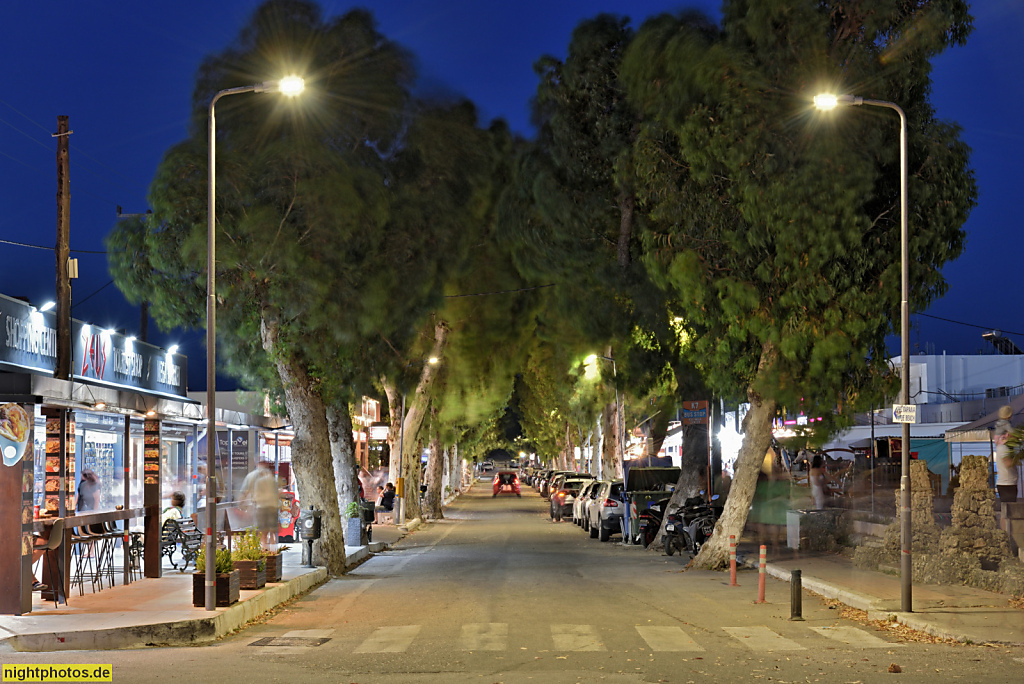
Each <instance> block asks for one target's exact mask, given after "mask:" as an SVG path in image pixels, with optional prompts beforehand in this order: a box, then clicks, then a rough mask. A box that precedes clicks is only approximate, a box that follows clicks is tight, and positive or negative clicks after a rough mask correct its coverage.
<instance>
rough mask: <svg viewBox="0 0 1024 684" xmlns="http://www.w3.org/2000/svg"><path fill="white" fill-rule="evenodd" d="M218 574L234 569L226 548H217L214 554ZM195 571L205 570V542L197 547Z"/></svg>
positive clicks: (233, 563) (229, 553)
mask: <svg viewBox="0 0 1024 684" xmlns="http://www.w3.org/2000/svg"><path fill="white" fill-rule="evenodd" d="M215 559H216V567H215V568H214V569H215V570H216V571H217V574H218V575H221V574H224V573H227V572H231V571H232V570H234V569H235V562H234V560H233V559H232V558H231V552H230V551H228V550H227V549H217V553H216V556H215ZM196 572H206V544H203V545H202V546H200V547H199V554H198V555H197V556H196Z"/></svg>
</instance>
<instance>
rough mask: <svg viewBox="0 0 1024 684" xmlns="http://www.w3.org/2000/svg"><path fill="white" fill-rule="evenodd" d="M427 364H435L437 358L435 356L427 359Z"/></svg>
mask: <svg viewBox="0 0 1024 684" xmlns="http://www.w3.org/2000/svg"><path fill="white" fill-rule="evenodd" d="M427 363H429V364H435V363H437V357H436V356H431V357H430V358H429V359H427Z"/></svg>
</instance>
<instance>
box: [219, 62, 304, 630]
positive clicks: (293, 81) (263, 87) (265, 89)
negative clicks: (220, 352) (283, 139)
mask: <svg viewBox="0 0 1024 684" xmlns="http://www.w3.org/2000/svg"><path fill="white" fill-rule="evenodd" d="M304 88H305V81H303V80H302V79H301V78H300V77H298V76H286V77H285V78H282V79H281V80H279V81H265V82H263V83H257V84H255V85H248V86H241V87H238V88H227V89H225V90H221V91H220V92H218V93H217V94H216V95H214V96H213V99H212V100H210V131H209V136H210V139H209V146H210V164H209V182H208V187H207V194H208V197H207V212H206V245H207V246H206V420H207V427H206V461H207V463H206V466H207V467H206V610H215V609H216V603H217V568H216V565H217V564H216V563H215V562H214V560H215V559H216V557H217V549H216V546H217V544H216V536H215V533H214V531H215V530H216V529H217V411H216V405H217V399H216V392H217V364H216V353H217V299H216V289H215V285H216V271H215V268H214V263H215V261H216V250H217V240H216V233H215V231H214V226H215V225H216V214H215V206H216V203H215V200H216V192H215V190H216V167H217V147H216V142H217V135H216V133H217V124H216V116H215V113H214V107H216V105H217V100H219V99H220V98H222V97H224V96H225V95H238V94H240V93H281V94H282V95H285V96H287V97H294V96H295V95H298V94H299V93H301V92H302V91H303V89H304Z"/></svg>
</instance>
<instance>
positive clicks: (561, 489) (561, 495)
mask: <svg viewBox="0 0 1024 684" xmlns="http://www.w3.org/2000/svg"><path fill="white" fill-rule="evenodd" d="M577 474H579V473H575V474H574V475H573V476H569V477H566V478H564V479H563V478H561V477H559V478H557V479H555V486H554V487H553V488H552V490H551V519H552V520H553V521H555V522H561V521H562V518H563V517H572V507H573V503H575V501H576V496H577V495H578V494H579V493H580V489H582V488H583V485H585V484H587V483H588V482H590V480H592V479H593V478H589V477H588V478H583V477H575V475H577Z"/></svg>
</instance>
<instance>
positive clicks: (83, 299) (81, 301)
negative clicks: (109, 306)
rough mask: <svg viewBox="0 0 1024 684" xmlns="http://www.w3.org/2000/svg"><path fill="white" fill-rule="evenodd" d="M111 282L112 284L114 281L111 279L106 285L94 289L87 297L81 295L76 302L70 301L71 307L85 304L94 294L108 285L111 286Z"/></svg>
mask: <svg viewBox="0 0 1024 684" xmlns="http://www.w3.org/2000/svg"><path fill="white" fill-rule="evenodd" d="M113 284H114V281H113V280H111V281H110V282H108V283H107V284H106V285H104V286H102V287H101V288H99V289H98V290H96V291H95V292H93V293H92V294H90V295H88V296H87V297H83V298H82V299H79V300H78V301H77V302H72V303H71V308H72V309H74V308H75V307H76V306H78V305H79V304H85V303H86V302H87V301H89V300H90V299H92V298H93V297H94V296H95V295H98V294H99V293H100V292H102V291H103V290H105V289H106V288H108V287H109V286H111V285H113Z"/></svg>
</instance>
